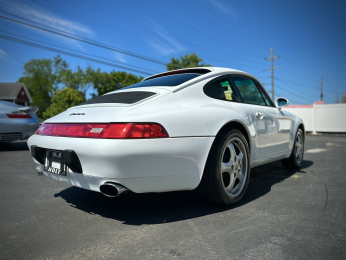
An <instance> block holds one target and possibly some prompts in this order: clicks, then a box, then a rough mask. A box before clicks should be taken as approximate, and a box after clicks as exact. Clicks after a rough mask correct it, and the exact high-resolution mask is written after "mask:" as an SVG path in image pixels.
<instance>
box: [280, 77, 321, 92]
mask: <svg viewBox="0 0 346 260" xmlns="http://www.w3.org/2000/svg"><path fill="white" fill-rule="evenodd" d="M275 79H278V80H280V81H282V80H281V79H280V78H278V77H275ZM285 82H288V83H291V84H294V85H297V86H303V87H307V88H310V89H315V90H316V89H318V87H311V86H308V85H304V84H301V83H295V82H291V81H287V80H285Z"/></svg>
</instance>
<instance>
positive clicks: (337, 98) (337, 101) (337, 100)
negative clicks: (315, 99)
mask: <svg viewBox="0 0 346 260" xmlns="http://www.w3.org/2000/svg"><path fill="white" fill-rule="evenodd" d="M336 104H339V93H338V92H336Z"/></svg>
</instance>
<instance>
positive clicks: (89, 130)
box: [36, 123, 169, 139]
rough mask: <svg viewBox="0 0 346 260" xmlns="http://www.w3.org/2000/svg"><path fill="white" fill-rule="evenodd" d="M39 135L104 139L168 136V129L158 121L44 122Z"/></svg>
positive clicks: (38, 130)
mask: <svg viewBox="0 0 346 260" xmlns="http://www.w3.org/2000/svg"><path fill="white" fill-rule="evenodd" d="M36 134H37V135H48V136H62V137H77V138H102V139H143V138H168V137H169V135H168V133H167V131H166V129H165V128H164V127H163V126H161V125H160V124H156V123H115V124H43V125H41V126H40V128H39V129H37V131H36Z"/></svg>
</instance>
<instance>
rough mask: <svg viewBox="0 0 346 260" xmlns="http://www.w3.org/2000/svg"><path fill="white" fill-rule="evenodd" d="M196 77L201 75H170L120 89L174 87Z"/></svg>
mask: <svg viewBox="0 0 346 260" xmlns="http://www.w3.org/2000/svg"><path fill="white" fill-rule="evenodd" d="M198 76H201V74H197V73H186V74H176V75H170V76H165V77H160V78H154V79H149V80H145V81H142V82H139V83H137V84H133V85H131V86H128V87H125V88H122V89H127V88H143V87H155V86H166V87H175V86H178V85H180V84H182V83H184V82H186V81H189V80H190V79H193V78H196V77H198Z"/></svg>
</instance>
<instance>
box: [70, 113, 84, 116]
mask: <svg viewBox="0 0 346 260" xmlns="http://www.w3.org/2000/svg"><path fill="white" fill-rule="evenodd" d="M84 115H85V113H71V114H70V116H84Z"/></svg>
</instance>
